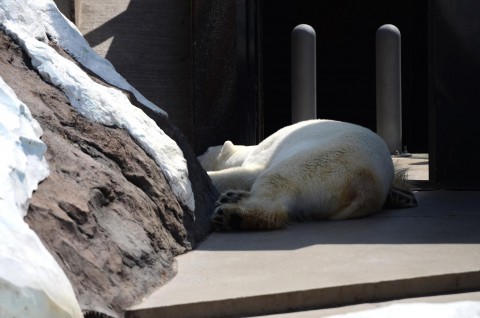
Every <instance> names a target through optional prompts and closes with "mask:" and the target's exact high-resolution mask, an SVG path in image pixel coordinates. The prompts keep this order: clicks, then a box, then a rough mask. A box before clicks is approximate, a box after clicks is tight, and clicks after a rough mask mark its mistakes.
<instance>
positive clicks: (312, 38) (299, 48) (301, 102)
mask: <svg viewBox="0 0 480 318" xmlns="http://www.w3.org/2000/svg"><path fill="white" fill-rule="evenodd" d="M291 46H292V47H291V50H292V122H293V123H297V122H299V121H302V120H308V119H315V118H317V59H316V53H317V52H316V35H315V30H314V29H313V28H312V27H311V26H309V25H307V24H300V25H298V26H296V27H295V28H294V29H293V31H292V37H291Z"/></svg>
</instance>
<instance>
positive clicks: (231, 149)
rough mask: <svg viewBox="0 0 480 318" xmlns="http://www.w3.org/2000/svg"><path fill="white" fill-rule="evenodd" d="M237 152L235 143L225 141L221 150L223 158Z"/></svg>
mask: <svg viewBox="0 0 480 318" xmlns="http://www.w3.org/2000/svg"><path fill="white" fill-rule="evenodd" d="M234 153H235V145H234V144H233V142H231V141H230V140H227V141H225V143H224V144H223V147H222V150H221V151H220V157H221V158H229V157H230V156H232V155H233V154H234Z"/></svg>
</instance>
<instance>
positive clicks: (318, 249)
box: [126, 191, 480, 318]
mask: <svg viewBox="0 0 480 318" xmlns="http://www.w3.org/2000/svg"><path fill="white" fill-rule="evenodd" d="M417 197H418V200H419V204H420V205H419V207H418V208H414V209H404V210H387V211H384V212H383V213H381V214H378V215H376V216H373V217H370V218H365V219H359V220H349V221H336V222H310V223H303V224H293V225H292V226H291V227H290V228H288V229H285V230H281V231H274V232H251V233H245V232H243V233H213V234H212V235H211V236H210V237H209V238H208V239H207V240H206V241H205V242H203V243H202V244H201V245H200V246H199V248H198V249H197V250H195V251H193V252H190V253H188V254H185V255H182V256H180V257H178V258H177V260H178V274H177V276H176V277H175V278H174V279H173V280H172V281H171V282H169V283H168V284H166V285H165V286H163V287H161V288H159V289H158V290H157V291H156V292H154V293H153V294H152V295H150V296H149V297H147V298H146V299H145V300H144V301H143V302H142V303H140V304H138V305H137V306H134V307H132V308H131V309H130V310H129V312H128V313H127V315H126V317H136V318H140V317H141V318H148V317H234V316H236V317H238V316H243V317H244V316H254V315H265V314H274V313H282V312H293V311H301V310H311V309H318V308H331V307H337V306H344V305H351V304H361V303H365V302H379V301H386V300H393V299H401V298H407V297H419V296H425V295H434V294H446V293H457V292H464V291H473V290H480V232H479V231H478V224H480V209H479V208H478V207H479V206H480V192H460V191H424V192H419V193H418V195H417Z"/></svg>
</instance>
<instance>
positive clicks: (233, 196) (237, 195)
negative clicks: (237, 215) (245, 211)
mask: <svg viewBox="0 0 480 318" xmlns="http://www.w3.org/2000/svg"><path fill="white" fill-rule="evenodd" d="M249 197H250V192H248V191H242V190H230V191H226V192H224V193H222V194H221V195H220V196H219V197H218V200H217V202H215V205H216V206H217V207H218V206H220V205H222V204H227V203H238V202H239V201H242V200H244V199H247V198H249Z"/></svg>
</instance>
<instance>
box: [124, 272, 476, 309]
mask: <svg viewBox="0 0 480 318" xmlns="http://www.w3.org/2000/svg"><path fill="white" fill-rule="evenodd" d="M479 288H480V270H479V271H474V272H468V273H455V274H445V275H438V276H429V277H417V278H411V279H403V280H396V281H383V282H374V283H365V284H358V285H345V286H335V287H330V288H320V289H312V290H301V291H292V292H289V293H279V294H271V295H258V296H252V297H244V298H235V299H221V300H217V301H209V302H199V303H189V304H180V305H173V306H161V305H160V306H158V307H154V308H141V307H139V308H137V309H135V308H133V309H132V310H131V311H130V312H129V313H128V314H127V317H132V318H157V317H170V318H176V317H178V318H188V317H198V318H200V317H206V318H208V317H212V318H215V317H239V316H242V317H245V316H256V315H265V314H275V313H286V312H294V311H305V310H312V309H318V308H331V307H338V306H346V305H352V304H361V303H366V302H379V301H388V300H392V299H400V298H405V297H417V296H425V295H432V294H438V293H456V292H465V291H469V290H478V289H479Z"/></svg>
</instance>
